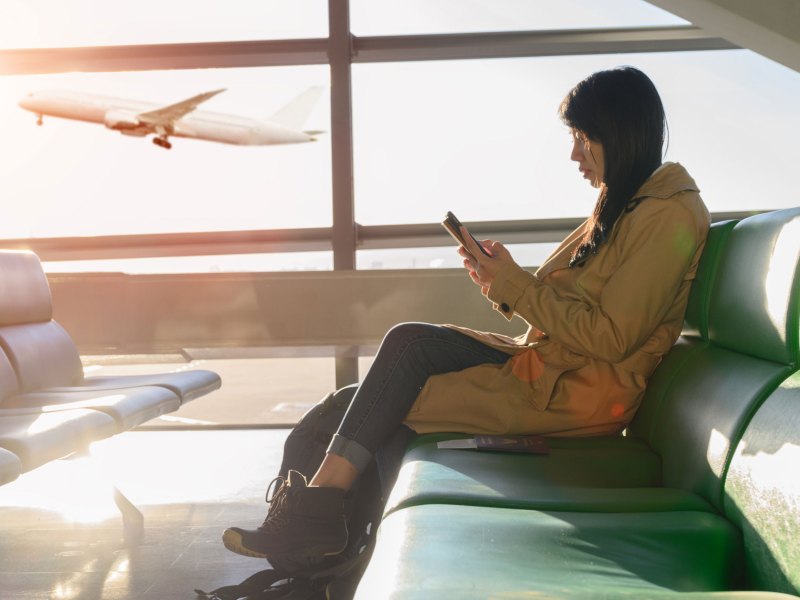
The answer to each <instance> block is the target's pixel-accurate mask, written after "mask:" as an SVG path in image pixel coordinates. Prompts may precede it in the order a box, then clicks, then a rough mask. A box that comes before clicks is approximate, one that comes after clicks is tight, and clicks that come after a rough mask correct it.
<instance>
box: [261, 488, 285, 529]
mask: <svg viewBox="0 0 800 600" xmlns="http://www.w3.org/2000/svg"><path fill="white" fill-rule="evenodd" d="M270 491H272V495H271V496H270ZM288 492H289V485H288V482H287V481H286V479H284V478H283V477H280V476H278V477H276V478H275V479H273V480H272V481H271V482H270V484H269V485H268V486H267V494H266V497H265V499H266V501H267V504H269V508H268V509H267V516H266V518H265V519H264V522H263V523H262V524H261V526H260V527H259V529H261V530H267V531H269V530H274V529H279V528H280V527H281V525H282V524H283V523H284V522H285V521H286V517H287V512H288V511H287V510H286V495H287V493H288Z"/></svg>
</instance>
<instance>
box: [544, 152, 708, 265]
mask: <svg viewBox="0 0 800 600" xmlns="http://www.w3.org/2000/svg"><path fill="white" fill-rule="evenodd" d="M685 191H694V192H699V191H700V190H699V189H698V187H697V184H696V183H695V181H694V179H692V177H691V175H689V173H688V172H687V171H686V169H684V168H683V165H681V164H680V163H673V162H665V163H664V164H662V165H661V166H660V167H658V168H657V169H656V170H655V171H653V174H652V175H650V177H649V178H648V179H647V181H645V182H644V183H643V184H642V187H640V188H639V190H638V191H637V192H636V194H634V196H633V198H632V199H633V200H638V199H641V198H661V199H666V198H670V197H671V196H674V195H675V194H677V193H679V192H685ZM588 223H589V221H588V219H587V220H586V221H584V222H583V223H581V225H580V226H579V227H578V228H577V229H576V230H575V231H573V232H572V234H570V236H569V237H568V238H567V239H566V240H564V242H562V244H561V246H560V247H559V248H558V249H557V250H556V251H555V252H554V253H553V254H551V255H550V257H549V258H548V259H547V260H546V261H545V262H544V263H543V264H542V266H540V267H539V268H538V269H537V270H536V277H537V278H538V279H544V278H545V277H546V276H547V275H549V274H550V273H552V272H553V271H557V270H559V269H566V268H567V267H569V261H570V258H571V257H572V252H573V251H574V250H575V248H576V247H577V246H578V244H579V243H580V240H581V238H582V237H583V234H584V233H585V232H586V227H587V226H588Z"/></svg>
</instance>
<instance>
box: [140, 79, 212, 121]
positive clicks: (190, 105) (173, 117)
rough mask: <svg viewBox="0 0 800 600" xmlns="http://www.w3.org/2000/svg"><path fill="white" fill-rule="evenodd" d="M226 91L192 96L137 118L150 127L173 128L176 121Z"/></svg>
mask: <svg viewBox="0 0 800 600" xmlns="http://www.w3.org/2000/svg"><path fill="white" fill-rule="evenodd" d="M224 91H225V89H224V88H223V89H221V90H214V91H213V92H206V93H204V94H198V95H197V96H192V97H191V98H189V99H188V100H183V101H181V102H176V103H175V104H170V105H169V106H165V107H163V108H158V109H156V110H151V111H148V112H144V113H141V114H139V115H137V118H138V119H139V121H141V122H142V123H147V124H149V125H163V126H172V125H173V124H174V123H175V121H177V120H178V119H181V118H182V117H185V116H186V115H187V114H189V113H190V112H192V111H193V110H195V109H196V108H197V107H198V106H200V104H202V103H203V102H205V101H206V100H208V99H209V98H213V97H214V96H216V95H217V94H219V93H220V92H224Z"/></svg>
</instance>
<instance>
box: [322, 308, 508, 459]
mask: <svg viewBox="0 0 800 600" xmlns="http://www.w3.org/2000/svg"><path fill="white" fill-rule="evenodd" d="M509 356H510V355H509V354H507V353H505V352H502V351H500V350H495V349H494V348H492V347H490V346H487V345H485V344H482V343H481V342H479V341H477V340H474V339H473V338H471V337H469V336H467V335H464V334H463V333H460V332H458V331H455V330H453V329H449V328H447V327H441V326H439V325H430V324H428V323H401V324H400V325H396V326H395V327H393V328H392V329H391V330H390V331H389V332H388V333H387V334H386V337H384V339H383V342H382V343H381V346H380V348H379V349H378V354H377V355H376V356H375V362H373V364H372V367H370V370H369V372H368V373H367V375H366V376H365V377H364V380H363V381H362V382H361V384H360V385H359V387H358V391H357V392H356V394H355V396H354V397H353V400H352V402H351V403H350V407H349V408H348V409H347V413H346V414H345V416H344V420H343V421H342V424H341V425H340V426H339V430H338V432H337V433H336V434H335V435H334V436H333V440H332V441H331V444H330V446H329V448H328V452H329V453H332V454H337V455H339V456H341V457H343V458H345V459H346V460H347V461H348V462H350V463H351V464H353V465H354V466H355V467H356V468H357V469H358V470H359V471H363V470H364V469H365V468H366V467H367V465H368V464H369V462H370V460H372V456H373V454H375V452H376V450H378V448H380V447H381V446H382V445H384V444H386V443H388V442H389V440H390V438H392V437H393V436H396V433H397V430H398V428H400V427H401V426H402V423H403V420H404V419H405V418H406V415H408V412H409V410H411V406H412V405H413V404H414V401H415V400H416V399H417V396H418V395H419V392H420V390H422V387H423V386H424V385H425V382H426V381H427V380H428V377H430V376H431V375H438V374H441V373H449V372H452V371H461V370H462V369H466V368H468V367H474V366H476V365H480V364H486V363H495V364H499V363H504V362H505V361H507V360H508V358H509Z"/></svg>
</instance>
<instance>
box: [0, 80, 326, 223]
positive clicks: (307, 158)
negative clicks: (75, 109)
mask: <svg viewBox="0 0 800 600" xmlns="http://www.w3.org/2000/svg"><path fill="white" fill-rule="evenodd" d="M2 83H3V85H2V89H0V123H2V128H3V142H2V147H3V160H2V161H0V182H2V183H1V184H0V185H1V186H2V195H1V196H0V197H2V202H3V206H4V211H3V213H4V217H3V219H2V221H0V238H26V237H53V236H82V235H118V234H133V233H167V232H189V231H225V230H241V229H281V228H295V227H326V226H330V224H331V176H330V170H331V169H330V137H329V135H328V134H327V133H323V134H320V135H319V136H317V137H318V141H316V142H313V143H302V144H283V145H268V146H239V145H230V144H223V143H215V142H210V141H200V140H193V139H185V138H175V137H173V138H171V142H172V143H173V148H172V149H171V150H165V149H163V148H159V147H156V146H154V145H153V144H151V143H150V140H149V139H145V138H139V137H131V136H125V135H121V134H120V133H119V132H117V131H112V130H110V129H107V128H106V127H105V126H104V125H102V124H93V123H84V122H79V121H72V120H66V119H58V118H49V117H47V116H45V117H44V123H43V125H42V126H41V127H37V126H36V116H35V115H34V114H32V113H30V112H28V111H26V110H23V109H22V108H20V107H19V106H18V105H17V103H18V102H19V101H20V100H22V99H23V98H24V97H25V96H26V95H27V94H28V93H30V92H37V91H40V90H51V89H57V90H70V91H73V92H79V93H87V94H101V95H105V96H115V97H118V98H124V99H133V100H146V101H152V102H154V103H158V105H167V104H171V103H174V102H178V101H181V100H184V99H187V98H189V97H191V96H194V95H196V94H199V93H202V92H206V91H210V90H217V89H220V88H226V91H225V92H223V93H220V94H219V95H217V96H215V97H213V98H211V99H210V100H208V101H207V102H206V103H204V104H202V105H201V106H200V107H199V108H198V112H199V111H212V112H217V113H226V114H232V115H237V116H241V117H251V118H256V119H266V118H268V116H269V115H271V114H273V113H274V112H275V111H277V110H278V109H280V108H281V107H283V106H284V105H285V104H286V103H288V102H289V101H290V100H291V99H293V98H294V97H295V96H296V95H299V94H301V93H302V92H304V91H305V90H306V89H308V88H309V87H311V86H324V89H323V90H322V91H321V95H320V97H319V100H318V101H317V103H316V106H315V108H314V111H313V112H312V113H311V114H310V116H309V118H308V120H307V121H306V123H305V125H304V126H303V128H304V129H310V130H322V131H330V124H329V123H330V118H329V113H330V111H329V101H328V93H327V91H326V90H327V86H328V69H327V68H326V67H324V66H313V67H291V68H288V67H287V68H271V69H270V68H253V69H207V70H189V71H164V72H139V73H88V74H87V73H67V74H62V75H48V76H19V77H4V78H3V79H2ZM150 137H152V136H150Z"/></svg>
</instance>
